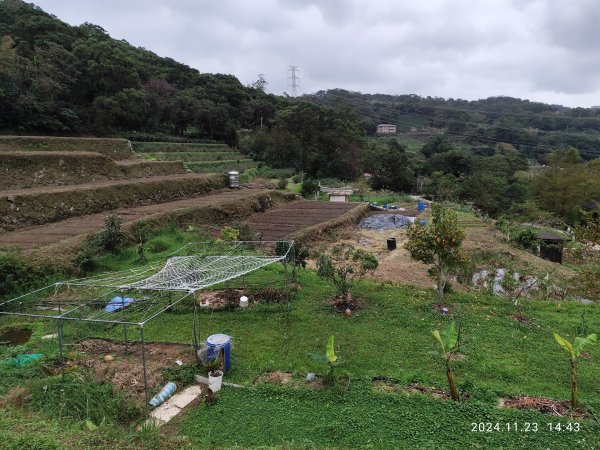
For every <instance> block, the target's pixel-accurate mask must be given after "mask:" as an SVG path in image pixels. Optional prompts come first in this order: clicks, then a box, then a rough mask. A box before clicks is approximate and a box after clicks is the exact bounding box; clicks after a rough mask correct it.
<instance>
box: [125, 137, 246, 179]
mask: <svg viewBox="0 0 600 450" xmlns="http://www.w3.org/2000/svg"><path fill="white" fill-rule="evenodd" d="M132 146H133V150H134V151H135V152H136V153H138V154H139V155H140V156H142V157H144V158H146V159H147V160H150V161H181V162H183V164H184V166H185V167H186V168H187V169H188V170H191V171H192V172H198V173H210V172H228V171H230V170H237V171H239V172H241V171H244V170H246V169H250V168H252V167H256V162H255V161H253V160H252V159H249V158H247V157H246V155H243V154H242V153H240V152H237V151H235V150H233V149H232V148H231V147H229V146H228V145H226V144H201V143H198V144H196V143H172V142H134V143H133V144H132Z"/></svg>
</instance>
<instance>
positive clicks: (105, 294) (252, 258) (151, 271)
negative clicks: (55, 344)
mask: <svg viewBox="0 0 600 450" xmlns="http://www.w3.org/2000/svg"><path fill="white" fill-rule="evenodd" d="M244 250H245V251H246V252H247V254H246V255H244V254H243V253H244ZM177 253H178V254H176V255H174V256H171V257H170V258H168V259H167V260H166V261H160V262H155V263H151V264H148V265H145V266H143V267H139V268H134V269H129V270H124V271H119V272H113V273H107V274H100V275H96V276H92V277H88V278H81V279H74V280H68V281H62V282H58V283H54V284H52V285H50V286H46V287H44V288H41V289H38V290H35V291H32V292H30V293H27V294H24V295H21V296H19V297H16V298H13V299H10V300H7V301H5V302H2V303H0V315H6V316H25V317H30V318H44V319H52V320H56V321H57V331H58V340H59V358H60V363H61V371H62V370H63V369H64V359H63V343H64V342H63V340H64V335H63V323H64V322H65V321H77V322H88V323H104V324H115V325H123V326H124V334H125V351H126V352H127V350H128V338H127V334H128V326H135V327H139V330H140V338H141V345H142V364H143V372H144V392H145V396H146V402H147V400H148V385H147V372H146V357H145V339H144V326H145V325H146V324H147V323H148V322H149V321H151V320H153V319H155V318H156V317H158V316H160V315H161V314H162V313H164V312H165V311H167V310H170V309H171V308H173V307H174V306H176V305H178V304H179V303H181V302H183V301H185V300H186V299H189V298H195V293H196V292H197V291H199V290H202V289H205V288H207V287H210V286H214V285H218V284H221V283H224V282H227V281H229V280H233V279H235V278H238V277H242V276H244V275H246V274H249V273H251V272H255V271H257V270H259V269H261V268H263V267H266V266H268V265H271V264H274V263H276V262H280V261H281V262H283V264H284V266H285V288H286V295H288V296H289V292H288V282H289V280H288V270H287V264H288V261H290V260H293V255H294V243H293V241H234V242H226V243H224V242H218V243H215V242H205V243H195V244H188V245H186V246H184V247H182V248H181V249H179V250H178V251H177ZM186 253H192V254H191V255H186ZM236 253H239V254H236ZM117 298H121V303H120V304H119V300H115V299H117ZM129 299H131V300H132V301H131V302H130V301H129ZM288 300H289V299H288ZM109 304H112V306H113V308H108V307H107V305H109ZM197 322H198V319H197V305H196V302H194V309H193V342H194V347H195V348H196V349H198V325H197ZM63 373H64V372H63Z"/></svg>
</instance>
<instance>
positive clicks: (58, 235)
mask: <svg viewBox="0 0 600 450" xmlns="http://www.w3.org/2000/svg"><path fill="white" fill-rule="evenodd" d="M260 192H267V191H261V190H256V189H243V190H239V191H223V192H219V193H215V194H209V195H204V196H201V197H194V198H188V199H184V200H177V201H173V202H166V203H158V204H154V205H147V206H140V207H137V208H119V209H115V210H112V211H109V212H102V213H98V214H91V215H88V216H83V217H73V218H71V219H67V220H62V221H60V222H54V223H50V224H45V225H39V226H34V227H29V228H26V229H23V230H19V231H14V232H10V233H4V234H0V247H6V246H9V245H19V246H20V247H21V248H23V249H24V250H28V249H33V248H36V247H40V246H45V245H50V244H55V243H58V242H61V241H63V240H65V239H68V238H70V237H73V236H78V235H81V234H89V233H93V232H96V231H98V230H99V229H100V228H101V227H102V225H103V224H104V220H105V218H106V216H107V215H108V214H109V213H113V214H116V215H118V216H119V217H121V218H122V219H123V223H124V225H127V224H128V223H131V222H135V221H137V220H140V219H142V218H144V217H148V216H152V215H154V214H162V213H168V212H173V211H176V210H181V209H186V208H193V207H195V206H201V205H208V204H214V205H220V204H223V203H227V202H231V201H235V200H239V199H244V198H246V197H250V196H252V195H255V194H258V193H260Z"/></svg>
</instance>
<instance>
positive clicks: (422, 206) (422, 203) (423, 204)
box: [417, 202, 425, 212]
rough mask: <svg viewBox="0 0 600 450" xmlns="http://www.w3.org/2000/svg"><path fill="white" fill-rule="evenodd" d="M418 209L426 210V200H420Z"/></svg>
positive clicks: (420, 210)
mask: <svg viewBox="0 0 600 450" xmlns="http://www.w3.org/2000/svg"><path fill="white" fill-rule="evenodd" d="M417 209H418V210H419V212H423V211H425V203H424V202H419V203H418V204H417Z"/></svg>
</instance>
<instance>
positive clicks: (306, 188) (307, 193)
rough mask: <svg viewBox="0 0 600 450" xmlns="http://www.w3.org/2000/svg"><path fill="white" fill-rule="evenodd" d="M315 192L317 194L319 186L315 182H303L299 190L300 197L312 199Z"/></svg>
mask: <svg viewBox="0 0 600 450" xmlns="http://www.w3.org/2000/svg"><path fill="white" fill-rule="evenodd" d="M317 192H319V185H318V184H317V182H316V181H315V180H310V179H309V180H304V182H303V183H302V188H301V189H300V195H302V197H304V198H312V197H313V196H314V195H315V193H317Z"/></svg>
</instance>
